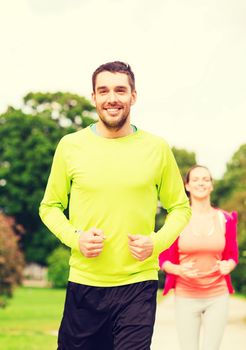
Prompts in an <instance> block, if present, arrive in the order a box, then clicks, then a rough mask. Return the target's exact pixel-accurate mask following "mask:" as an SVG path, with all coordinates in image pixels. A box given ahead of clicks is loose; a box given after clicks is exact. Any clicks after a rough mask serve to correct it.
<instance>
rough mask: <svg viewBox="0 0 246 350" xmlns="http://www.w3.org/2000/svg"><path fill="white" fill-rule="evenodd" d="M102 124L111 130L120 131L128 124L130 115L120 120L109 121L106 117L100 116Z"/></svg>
mask: <svg viewBox="0 0 246 350" xmlns="http://www.w3.org/2000/svg"><path fill="white" fill-rule="evenodd" d="M98 116H99V118H100V120H101V122H102V123H103V124H104V126H105V127H106V128H107V129H109V130H114V131H119V130H120V129H121V128H122V127H123V126H124V125H125V124H126V122H127V120H128V117H129V114H127V115H123V116H122V117H121V118H120V119H116V118H115V119H116V120H112V121H109V120H107V119H106V118H105V117H104V116H101V115H100V114H98Z"/></svg>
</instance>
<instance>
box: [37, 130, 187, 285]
mask: <svg viewBox="0 0 246 350" xmlns="http://www.w3.org/2000/svg"><path fill="white" fill-rule="evenodd" d="M158 199H159V200H160V202H161V203H162V205H163V207H164V208H166V209H167V211H168V215H167V219H166V221H165V224H164V226H163V227H162V228H161V229H160V230H159V231H158V232H157V233H155V232H154V224H155V214H156V208H157V202H158ZM68 202H69V219H68V218H67V217H66V216H65V215H64V213H63V212H64V210H65V209H66V208H67V207H68ZM40 216H41V218H42V220H43V222H44V223H45V224H46V226H47V227H48V228H49V229H50V231H52V232H53V233H54V234H55V235H56V236H57V237H58V238H59V239H60V240H61V241H62V242H63V243H64V244H66V245H67V246H69V247H70V248H71V258H70V274H69V280H70V281H72V282H77V283H82V284H86V285H91V286H117V285H124V284H129V283H135V282H140V281H145V280H151V279H152V280H153V279H154V280H156V279H157V271H158V259H157V258H158V255H159V253H160V252H161V251H163V250H164V249H166V248H168V247H169V246H170V245H171V244H172V243H173V241H174V240H175V239H176V238H177V236H178V235H179V233H180V232H181V230H182V229H183V227H184V226H185V225H186V224H187V222H188V220H189V218H190V206H189V202H188V199H187V197H186V195H185V191H184V187H183V183H182V179H181V176H180V173H179V170H178V167H177V164H176V162H175V159H174V157H173V154H172V152H171V150H170V148H169V146H168V145H167V143H166V142H165V141H164V140H162V139H161V138H159V137H157V136H153V135H151V134H149V133H147V132H144V131H142V130H138V131H136V132H135V133H133V134H131V135H128V136H126V137H121V138H115V139H109V138H103V137H100V136H98V135H96V134H94V133H93V131H92V130H91V128H90V127H88V128H86V129H83V130H80V131H78V132H75V133H72V134H68V135H66V136H65V137H63V138H62V139H61V141H60V143H59V144H58V147H57V149H56V152H55V156H54V160H53V164H52V168H51V173H50V176H49V180H48V184H47V188H46V191H45V195H44V198H43V200H42V202H41V205H40ZM92 227H96V228H99V229H102V230H103V231H104V234H105V236H106V240H105V241H104V247H103V251H102V253H101V254H100V255H99V256H98V257H95V258H86V257H85V256H83V255H82V253H81V252H80V250H79V246H78V234H76V233H75V229H81V230H83V231H87V230H88V229H90V228H92ZM129 233H130V234H142V235H151V237H152V238H153V241H154V252H153V254H152V256H151V257H149V258H148V259H146V260H145V261H138V260H136V259H135V258H134V257H132V255H131V254H130V251H129V248H128V234H129Z"/></svg>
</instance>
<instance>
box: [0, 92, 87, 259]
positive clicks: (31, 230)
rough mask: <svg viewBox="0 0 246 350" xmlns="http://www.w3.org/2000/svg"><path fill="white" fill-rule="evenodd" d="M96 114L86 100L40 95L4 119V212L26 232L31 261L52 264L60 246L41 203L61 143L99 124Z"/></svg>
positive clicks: (0, 124)
mask: <svg viewBox="0 0 246 350" xmlns="http://www.w3.org/2000/svg"><path fill="white" fill-rule="evenodd" d="M23 111H25V113H24V112H23ZM93 111H94V107H93V106H92V105H91V104H90V102H89V101H87V100H86V99H85V98H84V97H80V96H78V95H75V94H70V93H61V92H57V93H39V92H37V93H29V94H27V95H26V96H25V97H24V106H23V110H22V111H21V110H15V109H14V108H12V107H9V109H8V111H7V112H6V113H4V114H2V115H0V140H1V143H0V209H2V210H3V212H4V213H5V214H7V215H11V216H14V217H15V219H16V222H17V224H21V225H22V226H23V227H24V228H25V231H26V234H25V235H24V237H23V239H22V242H21V244H22V246H23V249H24V251H25V256H26V260H27V261H35V262H37V263H40V264H46V259H47V256H48V255H49V254H50V253H51V252H52V251H53V250H54V248H55V247H57V246H58V241H57V239H55V238H54V236H53V235H51V234H50V233H49V232H48V230H47V229H46V228H45V227H44V225H43V224H42V223H41V221H40V218H39V216H38V208H39V204H40V201H41V199H42V197H43V193H44V189H45V187H46V183H47V179H48V175H49V171H50V166H51V163H52V158H53V155H54V152H55V148H56V145H57V143H58V141H59V140H60V139H61V138H62V137H63V136H64V135H65V134H67V133H69V132H73V131H76V130H78V129H79V128H81V127H85V126H88V125H89V124H91V123H92V122H94V119H92V118H91V115H92V114H93ZM27 112H28V113H29V114H26V113H27Z"/></svg>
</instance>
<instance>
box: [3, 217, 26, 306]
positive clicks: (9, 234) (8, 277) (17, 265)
mask: <svg viewBox="0 0 246 350" xmlns="http://www.w3.org/2000/svg"><path fill="white" fill-rule="evenodd" d="M13 227H14V219H13V218H10V217H7V216H5V215H3V214H2V213H0V307H4V306H6V303H7V300H8V298H10V297H12V295H13V290H14V287H15V286H17V285H19V284H20V283H21V280H22V273H23V268H24V257H23V254H22V253H21V251H20V249H19V246H18V240H19V238H18V237H17V235H16V234H15V232H14V230H13Z"/></svg>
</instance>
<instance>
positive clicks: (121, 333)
mask: <svg viewBox="0 0 246 350" xmlns="http://www.w3.org/2000/svg"><path fill="white" fill-rule="evenodd" d="M157 285H158V283H157V281H145V282H139V283H134V284H129V285H125V286H119V287H90V286H85V285H81V284H77V283H73V282H68V286H67V294H66V301H65V307H64V314H63V319H62V322H61V326H60V329H59V335H58V350H75V349H76V350H149V349H150V344H151V338H152V334H153V327H154V321H155V311H156V292H157Z"/></svg>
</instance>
